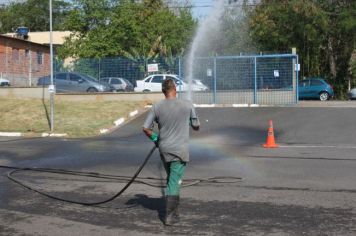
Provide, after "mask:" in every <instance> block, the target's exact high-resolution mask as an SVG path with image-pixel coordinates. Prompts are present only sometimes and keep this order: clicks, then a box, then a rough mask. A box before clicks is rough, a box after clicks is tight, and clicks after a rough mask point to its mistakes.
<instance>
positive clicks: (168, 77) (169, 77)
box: [166, 76, 182, 85]
mask: <svg viewBox="0 0 356 236" xmlns="http://www.w3.org/2000/svg"><path fill="white" fill-rule="evenodd" d="M166 79H171V80H173V81H174V83H175V84H176V85H181V84H182V82H181V81H180V80H179V79H177V78H175V77H172V76H166Z"/></svg>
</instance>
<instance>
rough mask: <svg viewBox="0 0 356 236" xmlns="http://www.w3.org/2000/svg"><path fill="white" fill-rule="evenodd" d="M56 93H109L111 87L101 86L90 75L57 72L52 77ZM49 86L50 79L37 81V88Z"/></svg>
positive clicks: (46, 77)
mask: <svg viewBox="0 0 356 236" xmlns="http://www.w3.org/2000/svg"><path fill="white" fill-rule="evenodd" d="M53 79H54V84H55V85H56V91H57V92H64V93H66V92H72V93H73V92H110V91H112V87H110V86H109V85H105V84H101V83H99V81H98V80H96V79H95V78H94V77H92V76H90V75H85V74H80V73H75V72H59V73H56V74H54V75H53ZM49 84H50V77H49V76H45V77H42V78H39V79H38V82H37V86H45V85H49Z"/></svg>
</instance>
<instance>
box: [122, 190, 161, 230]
mask: <svg viewBox="0 0 356 236" xmlns="http://www.w3.org/2000/svg"><path fill="white" fill-rule="evenodd" d="M125 204H126V205H134V206H135V205H136V206H137V205H140V206H142V207H144V208H147V209H149V210H153V211H157V214H158V218H159V219H160V220H161V221H162V223H163V222H164V213H165V199H164V197H160V198H151V197H148V196H147V195H145V194H136V195H135V198H133V199H130V200H128V201H127V202H126V203H125Z"/></svg>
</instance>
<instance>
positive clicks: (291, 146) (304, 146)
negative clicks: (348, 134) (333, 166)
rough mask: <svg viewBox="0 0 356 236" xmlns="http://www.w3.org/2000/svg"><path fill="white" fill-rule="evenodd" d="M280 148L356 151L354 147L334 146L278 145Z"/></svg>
mask: <svg viewBox="0 0 356 236" xmlns="http://www.w3.org/2000/svg"><path fill="white" fill-rule="evenodd" d="M279 147H280V148H338V149H356V146H335V145H330V146H328V145H320V146H319V145H280V146H279Z"/></svg>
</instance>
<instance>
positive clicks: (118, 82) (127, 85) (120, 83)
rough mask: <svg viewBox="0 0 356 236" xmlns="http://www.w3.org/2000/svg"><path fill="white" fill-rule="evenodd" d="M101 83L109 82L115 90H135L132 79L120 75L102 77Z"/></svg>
mask: <svg viewBox="0 0 356 236" xmlns="http://www.w3.org/2000/svg"><path fill="white" fill-rule="evenodd" d="M100 83H104V84H109V85H110V86H111V87H112V88H113V92H118V91H121V92H122V91H127V92H129V91H133V90H134V86H133V85H132V84H131V82H130V81H128V80H127V79H124V78H119V77H104V78H101V79H100Z"/></svg>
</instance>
